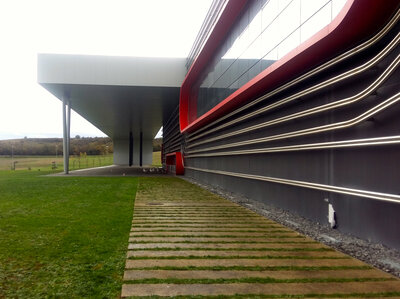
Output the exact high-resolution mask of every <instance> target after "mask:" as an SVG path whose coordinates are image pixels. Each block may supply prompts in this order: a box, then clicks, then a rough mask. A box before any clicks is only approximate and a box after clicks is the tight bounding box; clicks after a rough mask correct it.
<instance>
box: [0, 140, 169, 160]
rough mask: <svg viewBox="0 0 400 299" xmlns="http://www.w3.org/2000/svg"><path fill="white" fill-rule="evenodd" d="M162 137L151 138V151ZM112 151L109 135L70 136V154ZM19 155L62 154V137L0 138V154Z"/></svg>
mask: <svg viewBox="0 0 400 299" xmlns="http://www.w3.org/2000/svg"><path fill="white" fill-rule="evenodd" d="M161 144H162V138H157V139H154V140H153V151H160V150H161ZM113 152H114V146H113V142H112V140H111V138H109V137H80V136H79V135H76V136H75V138H71V142H70V154H71V155H80V154H82V153H86V154H87V155H107V154H111V153H113ZM12 154H13V155H21V156H31V155H32V156H35V155H40V156H56V155H62V154H63V140H62V138H26V137H25V138H23V139H10V140H0V155H2V156H10V155H12Z"/></svg>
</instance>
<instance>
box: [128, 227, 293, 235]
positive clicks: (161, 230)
mask: <svg viewBox="0 0 400 299" xmlns="http://www.w3.org/2000/svg"><path fill="white" fill-rule="evenodd" d="M134 228H136V227H132V229H133V230H132V231H131V232H137V233H143V232H146V233H152V232H173V233H174V232H182V233H184V232H187V233H189V232H193V233H201V232H205V233H226V232H229V233H260V234H261V233H265V234H277V233H292V232H293V231H292V230H289V229H281V230H273V231H260V230H229V231H226V230H202V231H201V230H200V231H199V230H191V231H190V230H182V229H174V230H172V229H171V230H168V229H153V230H145V231H140V230H139V231H138V230H135V229H134Z"/></svg>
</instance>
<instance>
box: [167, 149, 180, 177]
mask: <svg viewBox="0 0 400 299" xmlns="http://www.w3.org/2000/svg"><path fill="white" fill-rule="evenodd" d="M166 165H167V166H168V165H175V174H176V175H184V174H185V167H184V164H183V155H182V153H181V152H174V153H169V154H167V155H166Z"/></svg>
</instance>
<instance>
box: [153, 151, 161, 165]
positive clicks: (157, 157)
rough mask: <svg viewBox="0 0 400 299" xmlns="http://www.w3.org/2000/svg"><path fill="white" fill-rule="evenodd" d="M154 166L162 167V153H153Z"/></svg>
mask: <svg viewBox="0 0 400 299" xmlns="http://www.w3.org/2000/svg"><path fill="white" fill-rule="evenodd" d="M153 166H162V163H161V152H153Z"/></svg>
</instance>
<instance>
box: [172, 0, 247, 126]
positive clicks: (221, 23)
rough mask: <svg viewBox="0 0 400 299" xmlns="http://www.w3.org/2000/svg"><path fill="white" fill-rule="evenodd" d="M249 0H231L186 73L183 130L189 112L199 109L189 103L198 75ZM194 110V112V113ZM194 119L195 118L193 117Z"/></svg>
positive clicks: (182, 92) (181, 106) (181, 108)
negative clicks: (191, 90)
mask: <svg viewBox="0 0 400 299" xmlns="http://www.w3.org/2000/svg"><path fill="white" fill-rule="evenodd" d="M247 1H248V0H241V1H237V0H229V1H228V3H227V4H226V6H225V9H224V11H223V12H222V13H221V16H220V17H219V19H218V21H217V23H216V24H215V26H214V29H213V31H212V32H211V34H210V36H209V37H208V39H207V41H206V43H205V44H204V47H203V49H202V50H201V52H200V54H199V55H198V56H197V58H196V60H195V61H194V62H193V64H192V66H191V67H190V69H189V71H188V73H187V74H186V77H185V80H183V84H182V86H181V90H180V98H179V124H180V129H181V132H182V131H183V130H184V129H185V128H186V127H187V126H188V125H189V114H190V111H192V117H195V115H196V110H197V109H190V108H196V107H193V105H194V104H195V103H192V105H191V106H192V107H190V106H189V105H190V104H189V101H190V89H191V87H192V85H193V84H194V83H195V82H196V80H197V79H198V77H199V76H200V75H201V74H202V72H203V70H204V68H205V67H206V66H207V64H208V62H209V61H210V59H211V58H212V57H213V55H214V52H215V51H216V50H217V48H218V46H219V45H220V43H221V42H222V41H223V40H224V37H225V36H226V34H227V33H228V31H229V30H230V29H231V27H232V26H233V24H234V23H235V21H236V18H237V17H238V16H239V14H240V13H241V12H242V10H243V8H244V6H245V5H246V3H247ZM193 111H194V113H193ZM191 121H193V119H191Z"/></svg>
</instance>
